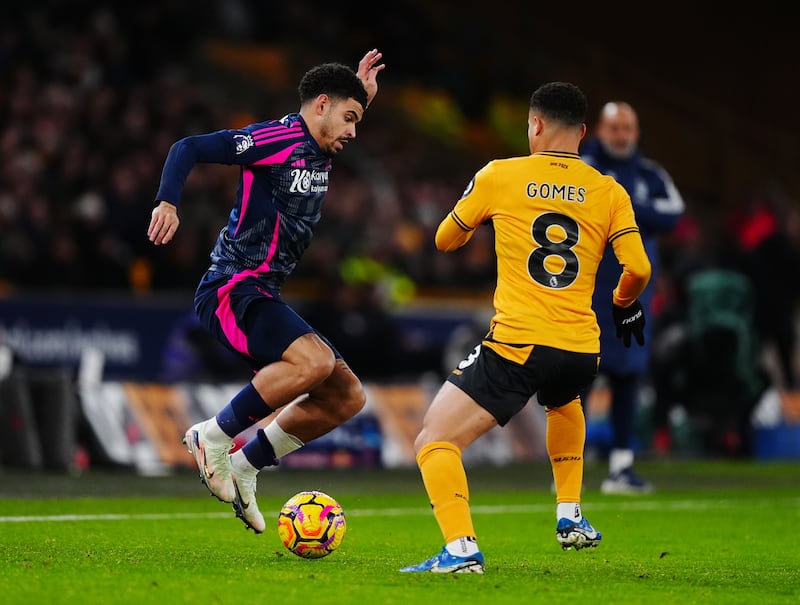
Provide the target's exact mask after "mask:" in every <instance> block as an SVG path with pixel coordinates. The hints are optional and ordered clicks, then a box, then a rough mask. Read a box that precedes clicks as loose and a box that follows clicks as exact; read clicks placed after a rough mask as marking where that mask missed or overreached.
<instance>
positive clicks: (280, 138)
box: [253, 132, 305, 147]
mask: <svg viewBox="0 0 800 605" xmlns="http://www.w3.org/2000/svg"><path fill="white" fill-rule="evenodd" d="M304 136H305V135H304V134H303V133H302V132H299V133H292V132H290V133H282V134H281V135H280V136H277V137H275V136H271V137H253V142H254V143H255V144H256V147H258V146H259V145H267V144H268V143H275V142H276V141H285V140H287V139H302V138H303V137H304Z"/></svg>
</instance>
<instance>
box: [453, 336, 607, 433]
mask: <svg viewBox="0 0 800 605" xmlns="http://www.w3.org/2000/svg"><path fill="white" fill-rule="evenodd" d="M485 342H486V341H484V343H483V344H479V345H478V346H476V347H475V349H474V350H473V351H472V352H471V353H470V354H469V355H468V356H467V357H466V359H464V361H462V362H461V363H460V364H459V365H458V368H456V369H455V370H453V372H452V373H451V374H450V375H449V376H448V377H447V381H448V382H452V383H453V384H454V385H456V386H457V387H458V388H460V389H461V390H462V391H464V392H465V393H466V394H467V395H469V396H470V397H472V398H473V399H474V400H475V401H476V402H477V403H478V404H479V405H480V406H481V407H483V408H485V409H486V410H487V411H488V412H489V413H490V414H491V415H492V416H494V417H495V419H496V420H497V423H498V424H499V425H500V426H504V425H505V424H506V423H507V422H508V421H509V420H511V417H512V416H514V415H515V414H517V413H518V412H519V411H520V410H521V409H522V408H523V407H525V404H526V403H528V400H530V398H531V397H533V395H537V399H538V401H539V404H540V405H543V406H546V407H549V408H557V407H560V406H562V405H566V404H567V403H569V402H570V401H572V400H573V399H575V398H576V397H579V396H580V394H581V393H582V392H583V391H584V390H585V389H586V388H587V387H588V386H589V385H590V384H591V383H592V381H593V380H594V378H595V376H597V366H598V363H599V361H600V355H599V354H595V353H574V352H572V351H564V350H561V349H555V348H553V347H546V346H544V345H533V346H532V347H531V353H530V355H529V356H528V358H527V360H526V361H525V363H524V364H519V363H516V362H514V361H510V360H508V359H506V358H505V357H502V356H501V355H499V354H498V353H496V352H495V351H493V350H492V349H490V348H489V347H488V346H486V344H485ZM505 346H513V345H505ZM525 346H528V347H530V346H531V345H525ZM521 348H522V347H521Z"/></svg>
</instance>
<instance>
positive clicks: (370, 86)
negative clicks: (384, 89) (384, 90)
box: [356, 48, 386, 109]
mask: <svg viewBox="0 0 800 605" xmlns="http://www.w3.org/2000/svg"><path fill="white" fill-rule="evenodd" d="M382 57H383V53H381V52H380V51H378V49H377V48H373V49H372V50H370V51H367V54H365V55H364V57H363V58H362V59H361V61H359V62H358V71H357V72H356V73H357V74H358V78H359V80H361V82H362V83H363V84H364V88H365V89H366V90H367V106H369V104H370V103H372V99H374V98H375V95H376V94H378V72H379V71H381V70H383V69H384V68H385V67H386V64H385V63H378V61H380V60H381V58H382ZM365 109H366V108H365Z"/></svg>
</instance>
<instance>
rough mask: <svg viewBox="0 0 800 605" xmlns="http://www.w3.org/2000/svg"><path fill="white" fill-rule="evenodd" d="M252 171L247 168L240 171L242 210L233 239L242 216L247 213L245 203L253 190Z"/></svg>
mask: <svg viewBox="0 0 800 605" xmlns="http://www.w3.org/2000/svg"><path fill="white" fill-rule="evenodd" d="M253 178H254V177H253V171H252V170H250V169H249V168H244V169H243V170H242V208H241V210H239V222H238V223H236V229H235V230H234V231H233V237H236V234H237V233H239V227H241V226H242V222H243V221H244V215H245V213H246V212H247V203H248V202H249V201H250V191H251V190H252V189H253Z"/></svg>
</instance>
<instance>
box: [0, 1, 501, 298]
mask: <svg viewBox="0 0 800 605" xmlns="http://www.w3.org/2000/svg"><path fill="white" fill-rule="evenodd" d="M77 4H78V5H80V4H81V3H77ZM203 4H204V3H203V2H200V3H194V4H193V6H194V7H195V10H193V11H192V12H191V13H189V14H187V13H185V12H183V11H182V9H181V5H180V3H174V2H173V3H170V2H166V3H159V4H158V5H155V4H152V5H150V4H147V5H146V6H135V5H119V6H114V7H113V8H111V7H110V5H109V6H108V7H105V8H104V7H93V6H94V5H93V4H91V3H90V4H85V6H86V9H87V10H86V11H81V10H78V9H77V8H76V6H74V5H70V6H69V7H68V8H66V7H65V8H61V9H60V8H58V4H57V3H53V4H52V6H51V7H49V8H48V9H38V10H37V9H33V10H25V11H24V12H23V13H22V14H20V15H18V18H17V19H11V20H4V21H3V24H2V25H0V28H2V29H1V30H0V32H1V34H0V75H1V77H2V86H1V88H2V93H0V116H1V117H0V146H1V148H2V153H3V157H4V158H5V161H4V162H3V167H2V175H1V178H0V229H2V231H3V233H4V234H5V235H4V237H3V238H2V242H0V280H1V281H2V282H3V284H4V285H5V287H7V288H39V287H47V288H59V287H64V288H84V289H89V290H91V289H112V290H133V291H139V292H146V291H165V290H182V289H193V288H194V287H195V285H196V283H197V281H198V279H199V277H200V276H201V275H202V272H203V271H204V269H205V268H206V265H207V263H208V253H209V251H210V249H211V246H212V244H213V241H214V238H215V237H216V235H217V231H218V230H219V229H220V228H221V227H222V225H224V223H225V221H226V218H227V213H228V211H229V208H230V204H231V201H232V199H231V196H232V191H233V190H234V187H235V178H236V173H235V170H234V169H232V168H231V169H225V168H224V167H223V168H220V167H203V168H201V169H198V170H195V171H194V172H193V174H192V175H191V177H190V179H189V182H188V183H187V188H186V190H185V195H184V199H183V210H182V226H181V231H180V236H179V240H178V241H177V242H176V243H177V245H174V246H169V247H166V248H164V249H163V250H162V249H157V248H155V247H153V246H152V245H151V244H150V243H149V242H148V240H147V238H146V237H145V231H146V228H147V223H148V221H149V215H150V211H151V209H152V207H153V196H154V194H155V191H156V189H157V188H158V181H159V177H160V169H161V164H162V162H163V160H164V158H165V157H166V152H167V150H168V149H169V146H170V145H171V143H172V142H174V141H175V140H177V139H178V138H180V137H183V136H186V135H188V134H194V133H199V132H205V131H212V130H216V129H219V128H228V127H232V126H236V125H239V124H243V123H246V122H247V121H250V120H252V121H255V120H257V119H267V118H273V117H279V116H280V115H283V114H284V113H286V112H288V111H294V110H296V109H297V107H298V102H297V99H296V93H295V89H294V86H295V82H296V80H295V78H294V77H293V76H291V75H290V76H278V77H276V78H273V79H272V80H270V78H269V76H268V77H267V78H265V81H258V77H259V72H258V71H257V70H254V71H253V72H251V73H250V74H247V75H249V77H250V79H249V80H248V79H247V76H242V75H240V74H237V73H232V71H233V70H231V69H228V68H226V67H225V66H222V67H220V66H219V64H217V65H214V64H213V58H212V57H211V55H212V53H211V52H209V51H208V47H203V46H202V44H203V40H204V38H203V37H202V34H201V33H198V32H203V31H204V30H205V29H206V28H208V22H209V21H214V15H215V14H218V15H222V14H230V12H235V11H233V9H234V8H235V3H230V5H229V4H227V3H226V5H225V6H226V7H227V8H226V10H224V11H223V10H220V11H212V10H211V9H212V8H214V7H215V6H216V3H206V4H207V5H208V6H206V7H203ZM204 8H206V9H208V10H203V9H204ZM270 18H271V19H272V20H274V19H275V15H272V16H271V17H270ZM297 18H298V19H302V18H303V16H302V15H301V16H299V17H297ZM272 20H271V21H268V23H267V25H266V27H273V26H274V24H273V21H272ZM322 23H324V19H323V20H322ZM231 27H234V26H231ZM277 29H278V28H277V27H276V30H277ZM323 29H324V28H323ZM234 30H235V27H234ZM223 33H225V31H223ZM234 34H235V31H234ZM234 34H231V33H228V36H231V37H235V36H234ZM223 38H224V36H223ZM350 44H351V45H352V44H354V43H353V42H352V41H351V42H350ZM217 48H219V47H217ZM223 52H224V49H223ZM281 52H282V55H281V56H279V57H278V61H279V62H280V63H281V65H280V66H279V67H278V70H279V71H281V70H283V71H286V70H291V69H293V68H295V67H296V69H297V70H301V69H305V68H306V67H307V66H309V65H311V64H312V61H314V60H315V59H313V58H309V57H308V53H306V56H300V55H298V54H296V53H295V54H292V50H291V49H290V48H285V49H284V50H282V51H281ZM354 52H356V53H357V52H360V50H358V51H354ZM258 53H259V51H258V50H254V51H253V55H254V56H256V57H258V56H259V55H258ZM342 55H343V56H338V57H335V58H336V59H337V60H347V61H348V62H350V61H349V57H350V55H349V53H348V51H347V50H345V51H343V52H342ZM354 56H355V55H354ZM251 60H252V59H251ZM398 62H399V61H398V60H397V58H393V64H392V69H395V70H397V69H398V66H396V63H398ZM390 94H391V93H386V94H385V95H384V96H385V97H386V99H383V98H382V99H381V102H382V103H385V102H386V101H389V100H390ZM371 113H373V112H371ZM384 114H385V112H384ZM390 126H391V121H387V120H386V118H385V117H383V118H381V117H380V116H379V115H375V116H373V115H370V116H369V118H368V119H367V120H366V121H365V124H364V125H363V127H362V128H361V129H360V132H359V135H362V133H367V134H366V135H363V139H364V140H365V143H364V144H362V145H357V146H355V147H356V149H355V150H354V151H353V152H352V153H351V152H350V150H348V153H347V154H345V156H346V157H343V158H341V160H340V161H337V165H336V167H335V173H334V174H335V178H334V179H333V181H332V186H331V191H330V195H329V198H328V200H327V201H326V216H325V219H324V220H323V221H322V223H321V225H320V228H319V232H318V233H317V235H316V239H315V242H314V246H312V248H311V249H310V250H309V253H308V255H307V257H306V258H305V259H304V262H303V263H302V266H301V267H299V270H298V274H297V276H298V277H300V278H310V279H315V280H320V279H322V280H336V279H340V278H341V273H342V271H344V272H345V273H347V276H349V277H350V278H355V279H358V278H359V277H363V278H364V279H367V278H369V279H372V278H374V277H375V276H382V277H387V276H388V277H389V278H391V277H392V276H393V275H399V276H407V278H408V280H405V281H404V280H401V281H399V282H397V281H396V280H393V279H390V280H389V281H390V282H391V283H392V284H396V286H397V287H398V292H397V294H398V295H399V296H403V297H406V298H407V296H408V295H409V292H408V286H409V285H410V284H417V285H419V286H423V287H424V286H426V285H437V286H442V285H444V286H446V285H448V284H453V285H455V284H458V285H460V286H462V287H463V286H464V285H468V286H472V287H475V288H478V289H479V288H485V287H487V286H488V285H490V283H491V278H492V276H493V268H492V258H491V254H490V253H488V252H487V253H484V254H481V253H476V252H473V253H471V254H469V255H462V256H460V257H458V258H455V256H453V257H443V256H442V255H434V254H432V239H433V238H432V230H433V229H435V227H436V226H437V225H438V221H439V220H440V218H441V217H442V216H443V215H444V213H445V212H446V211H447V210H448V209H449V206H450V205H451V204H452V203H453V201H454V200H455V199H457V197H458V195H459V194H460V191H461V190H462V189H463V187H464V186H465V184H466V182H467V180H468V178H469V176H470V174H471V172H472V171H474V170H475V169H476V168H477V167H478V164H477V163H476V162H475V161H466V162H463V163H462V164H459V163H458V161H452V162H450V166H448V163H447V162H442V161H437V160H436V158H437V155H442V154H443V152H442V153H440V151H441V147H442V145H441V143H438V144H437V143H436V142H435V141H424V140H422V139H420V140H417V139H416V138H415V137H410V136H408V134H407V133H403V132H402V131H401V130H400V128H402V126H400V128H398V127H397V126H395V127H394V128H389V131H387V132H382V131H384V130H386V129H387V127H390ZM369 131H372V132H371V133H369ZM451 153H452V152H451ZM456 155H458V154H456ZM420 168H422V169H423V170H425V174H421V175H420V174H419V173H416V174H415V171H417V170H418V169H420ZM474 249H478V250H479V248H478V247H475V248H474ZM367 259H369V260H368V261H367ZM347 276H346V277H347ZM403 284H406V288H405V291H404V290H403Z"/></svg>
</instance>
